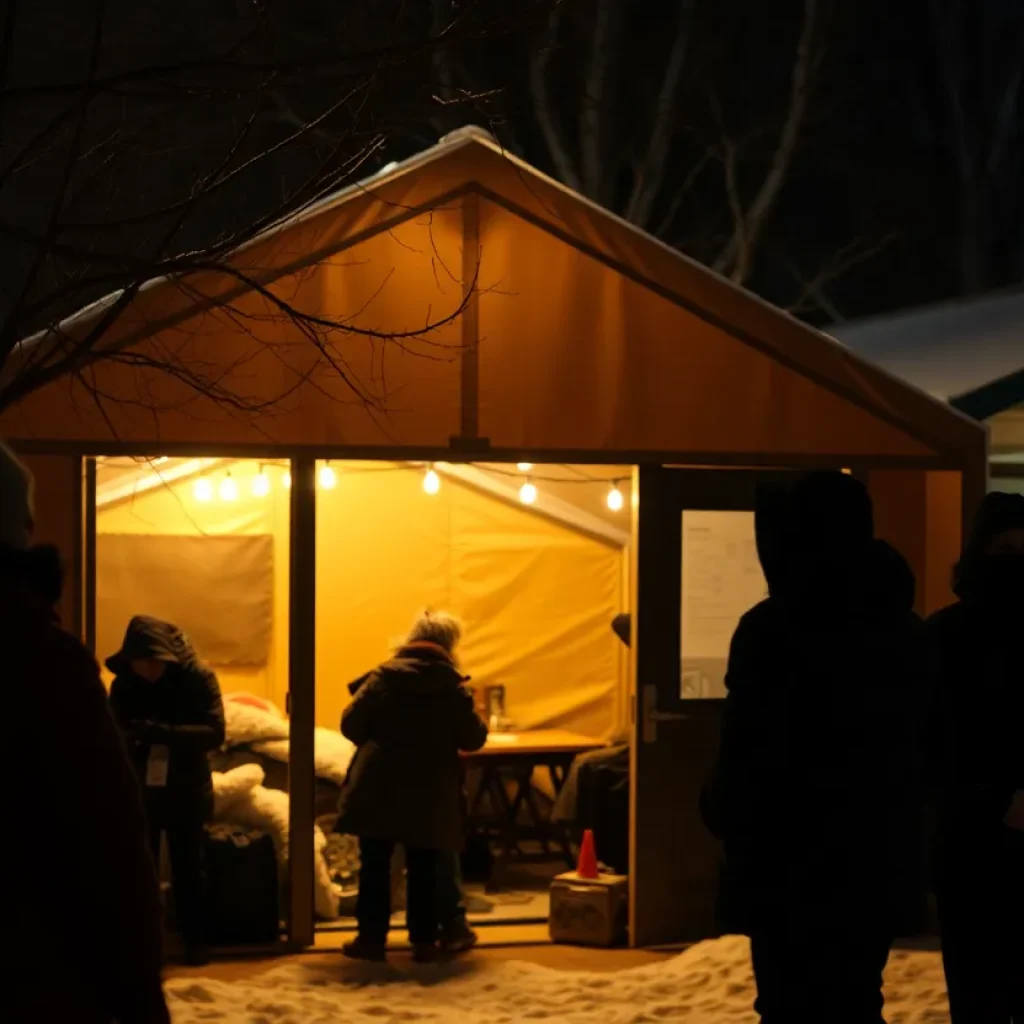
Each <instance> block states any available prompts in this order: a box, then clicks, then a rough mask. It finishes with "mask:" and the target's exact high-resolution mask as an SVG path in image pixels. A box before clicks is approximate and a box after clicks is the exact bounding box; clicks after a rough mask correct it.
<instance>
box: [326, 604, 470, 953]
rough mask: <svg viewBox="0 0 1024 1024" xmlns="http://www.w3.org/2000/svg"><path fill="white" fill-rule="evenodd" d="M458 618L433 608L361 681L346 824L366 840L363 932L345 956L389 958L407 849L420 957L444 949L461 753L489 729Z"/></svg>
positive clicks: (459, 823) (342, 824)
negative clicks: (395, 877)
mask: <svg viewBox="0 0 1024 1024" xmlns="http://www.w3.org/2000/svg"><path fill="white" fill-rule="evenodd" d="M460 632H461V631H460V628H459V625H458V623H457V622H456V621H455V620H454V619H453V618H451V617H450V616H448V615H444V614H431V613H427V614H424V615H423V616H422V617H421V618H420V619H419V620H418V621H417V622H416V624H415V625H414V626H413V629H412V631H411V633H410V634H409V638H408V641H407V642H406V643H405V644H404V645H403V646H402V647H400V648H399V649H398V650H397V651H396V652H395V656H394V657H393V658H391V660H389V661H386V662H385V663H384V664H383V665H381V666H380V667H379V668H378V669H377V670H376V671H375V672H373V673H371V674H370V677H369V678H368V679H366V681H365V682H364V683H363V684H362V685H361V686H360V687H359V688H358V691H357V692H356V695H355V698H354V699H353V700H352V703H351V704H349V706H348V707H347V708H346V709H345V712H344V714H343V715H342V719H341V731H342V733H343V734H344V735H345V736H346V737H347V738H348V739H350V740H351V741H352V742H353V743H355V744H356V747H357V750H356V753H355V757H354V758H353V759H352V764H351V766H350V767H349V771H348V777H347V778H346V780H345V784H344V786H343V787H342V791H341V798H340V804H339V817H338V823H337V826H336V828H337V830H338V831H339V832H345V833H348V834H350V835H355V836H358V837H359V857H360V864H361V867H360V875H359V897H358V900H357V904H356V918H357V920H358V926H359V934H358V936H357V938H356V939H355V941H353V942H351V943H349V944H348V945H347V946H346V947H345V949H344V952H345V955H346V956H349V957H351V958H354V959H364V960H383V959H384V957H385V951H386V945H387V934H388V927H389V920H390V917H391V906H390V901H391V887H390V871H391V855H392V853H393V852H394V849H395V846H396V844H399V843H400V844H401V845H402V846H403V847H404V848H405V859H406V868H407V872H408V910H407V917H408V922H409V938H410V940H411V942H412V944H413V953H414V956H415V957H416V958H417V959H419V960H429V959H431V958H432V957H433V956H434V955H436V952H437V939H438V899H437V897H438V891H437V890H438V886H437V880H438V872H439V868H438V861H439V858H441V857H442V856H444V855H446V854H451V853H453V852H457V851H459V850H460V849H461V848H462V843H463V827H464V822H463V818H464V813H465V812H464V801H463V798H462V768H461V764H460V759H459V752H460V751H474V750H479V749H480V748H481V747H482V746H483V745H484V743H485V742H486V740H487V727H486V725H485V724H484V722H483V720H482V719H481V718H480V716H479V715H478V714H477V713H476V711H475V709H474V707H473V698H472V697H471V696H470V694H469V692H468V691H467V690H466V688H465V686H464V683H465V677H464V676H463V675H462V673H461V672H460V671H459V669H458V667H457V665H456V662H455V650H456V647H457V646H458V642H459V637H460Z"/></svg>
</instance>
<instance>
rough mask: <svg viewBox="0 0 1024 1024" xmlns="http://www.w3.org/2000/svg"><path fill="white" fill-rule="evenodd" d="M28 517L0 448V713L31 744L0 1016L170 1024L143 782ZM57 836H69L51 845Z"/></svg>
mask: <svg viewBox="0 0 1024 1024" xmlns="http://www.w3.org/2000/svg"><path fill="white" fill-rule="evenodd" d="M33 511H34V510H33V487H32V477H31V475H30V474H29V473H28V471H27V470H26V469H25V467H24V466H23V465H22V464H21V463H20V462H19V461H18V460H17V459H16V458H15V456H14V455H13V454H12V453H11V452H10V450H9V449H7V448H6V447H5V446H4V445H3V444H0V645H2V649H3V651H4V684H5V686H4V696H5V701H6V702H7V704H6V708H5V711H6V713H7V715H8V722H9V723H11V725H12V727H13V728H14V729H15V730H25V732H26V733H27V734H30V735H31V736H32V737H33V739H34V740H35V741H37V745H36V749H35V750H34V751H33V756H31V757H29V756H27V755H26V757H25V758H24V760H23V762H22V764H23V770H22V771H20V772H18V774H17V779H16V781H15V782H13V783H12V785H11V786H9V787H8V791H7V796H6V801H7V802H6V804H5V816H6V820H7V821H9V822H10V823H11V824H12V828H14V827H16V829H17V834H18V835H19V836H20V837H21V838H20V840H19V841H17V842H12V843H8V844H7V845H6V851H5V853H6V856H5V860H4V867H5V877H6V878H7V879H8V882H9V894H8V899H7V900H6V901H5V913H4V926H5V928H6V929H7V931H8V933H9V934H11V935H13V936H15V937H16V941H15V942H14V943H13V944H9V946H8V949H7V950H6V952H5V954H4V960H5V966H6V968H7V969H8V971H9V972H10V973H9V977H11V978H13V979H17V984H15V985H11V986H8V988H7V989H6V991H5V994H4V1009H5V1010H6V1011H7V1012H8V1014H9V1017H10V1019H11V1020H24V1021H30V1020H31V1021H58V1020H67V1021H72V1020H74V1021H89V1022H96V1024H100V1022H104V1024H112V1022H113V1021H115V1020H116V1021H119V1022H121V1024H166V1022H167V1021H168V1012H167V1006H166V1003H165V1001H164V997H163V991H162V988H161V980H160V970H161V964H162V950H161V929H160V902H159V891H158V888H157V881H156V875H155V874H154V871H153V865H152V860H151V858H150V856H149V852H148V850H147V848H146V842H145V822H144V819H143V812H142V804H141V801H140V799H139V789H138V785H137V782H136V780H135V777H134V774H133V772H132V769H131V766H130V765H129V763H128V759H127V758H126V756H125V750H124V745H123V743H122V741H121V737H120V736H119V735H118V730H117V727H116V725H115V723H114V721H113V718H112V717H111V715H110V711H109V709H108V707H107V703H106V694H105V692H104V689H103V684H102V682H101V681H100V675H99V667H98V666H97V664H96V661H95V659H94V658H93V657H92V655H91V654H90V653H89V652H88V651H87V650H86V649H85V647H84V646H83V645H82V644H81V643H80V642H79V641H78V640H77V639H75V638H74V637H72V636H71V635H70V634H69V633H66V632H64V631H63V630H62V629H61V628H60V625H59V623H58V622H57V617H56V614H55V613H54V611H53V605H54V603H55V602H56V601H57V600H58V599H59V597H60V558H59V555H58V553H57V551H56V550H55V549H54V548H50V547H46V546H33V544H32V533H33V519H34V516H33ZM41 738H44V739H45V746H39V745H38V743H39V741H40V739H41ZM8 742H10V741H8ZM14 744H15V750H17V749H18V744H19V739H18V737H17V736H15V738H14ZM29 765H31V768H30V769H29ZM12 801H13V806H12ZM55 828H59V830H60V835H61V836H63V837H65V839H64V840H63V841H60V842H55V841H53V840H52V839H51V838H47V837H51V836H53V834H54V829H55ZM12 894H13V899H12V898H11V895H12ZM71 907H73V912H74V921H73V923H70V922H69V921H68V912H69V908H71ZM44 948H45V950H46V955H45V956H43V955H42V954H41V952H40V951H41V950H42V949H44Z"/></svg>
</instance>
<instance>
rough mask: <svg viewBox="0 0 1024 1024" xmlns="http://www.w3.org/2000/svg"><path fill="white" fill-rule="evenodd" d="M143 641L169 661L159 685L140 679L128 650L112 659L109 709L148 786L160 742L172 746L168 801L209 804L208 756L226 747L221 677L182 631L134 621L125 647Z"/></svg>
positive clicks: (109, 661)
mask: <svg viewBox="0 0 1024 1024" xmlns="http://www.w3.org/2000/svg"><path fill="white" fill-rule="evenodd" d="M140 638H141V639H144V640H145V641H147V642H148V644H149V647H150V652H151V654H152V655H153V656H157V657H160V658H161V660H164V661H166V662H167V669H166V670H165V671H164V674H163V675H162V676H161V677H160V679H159V680H157V681H156V682H155V683H151V682H148V681H147V680H145V679H142V678H140V677H139V676H137V675H135V674H134V673H133V672H132V670H131V665H130V662H129V660H128V659H127V658H126V657H125V656H124V654H123V652H119V653H118V654H116V655H113V656H112V657H110V658H108V659H107V667H108V668H109V669H110V670H111V671H112V672H114V673H115V678H114V682H113V684H112V685H111V688H110V707H111V710H112V711H113V713H114V717H115V719H116V720H117V723H118V725H120V727H121V729H122V731H123V732H124V735H125V738H126V740H127V743H128V749H129V752H130V754H131V757H132V762H133V764H134V765H135V770H136V773H137V774H138V776H139V779H140V781H141V782H142V784H143V786H144V787H145V780H146V769H147V764H148V761H149V757H150V753H151V751H152V748H153V746H154V745H156V744H162V745H165V746H167V747H168V750H169V763H168V773H167V785H166V789H165V794H166V798H167V799H169V800H171V801H172V802H173V801H176V800H180V801H186V802H208V801H209V799H210V795H211V793H212V781H211V775H210V761H209V754H210V752H211V751H214V750H216V749H217V748H218V747H220V746H221V745H222V744H223V743H224V706H223V703H222V701H221V694H220V687H219V685H218V683H217V677H216V676H215V675H214V674H213V672H211V671H210V670H209V669H208V668H206V667H205V666H204V665H203V664H202V663H201V662H200V661H199V658H198V657H197V656H196V653H195V651H194V650H193V648H192V646H191V644H189V642H188V640H187V638H186V637H185V636H184V634H182V633H181V631H180V630H178V629H176V628H175V627H173V626H170V625H169V624H167V623H162V622H160V621H159V620H156V619H150V618H148V617H146V616H137V617H136V618H134V619H132V622H131V624H130V625H129V627H128V635H127V636H126V637H125V648H126V649H128V647H129V646H130V645H131V644H133V643H138V642H139V641H140Z"/></svg>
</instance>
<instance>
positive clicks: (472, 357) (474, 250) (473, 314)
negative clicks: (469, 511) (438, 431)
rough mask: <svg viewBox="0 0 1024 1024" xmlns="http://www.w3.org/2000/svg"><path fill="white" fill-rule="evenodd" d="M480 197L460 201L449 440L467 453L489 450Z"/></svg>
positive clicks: (472, 194)
mask: <svg viewBox="0 0 1024 1024" xmlns="http://www.w3.org/2000/svg"><path fill="white" fill-rule="evenodd" d="M479 273H480V197H479V196H478V195H477V194H476V193H475V192H470V193H468V194H467V195H465V196H463V197H462V302H463V307H462V315H461V316H460V318H459V322H460V325H461V328H462V358H461V370H462V378H461V381H460V391H461V395H460V400H461V408H460V417H459V436H458V437H453V438H452V439H451V445H452V447H453V448H455V449H467V450H470V451H473V450H478V449H481V448H487V447H489V445H488V441H487V439H486V438H482V437H481V436H480V292H479V287H478V285H479V281H478V278H479Z"/></svg>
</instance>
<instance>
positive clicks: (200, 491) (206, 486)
mask: <svg viewBox="0 0 1024 1024" xmlns="http://www.w3.org/2000/svg"><path fill="white" fill-rule="evenodd" d="M192 496H193V497H194V498H195V499H196V501H202V502H207V501H213V484H211V483H210V481H209V478H208V477H205V476H201V477H200V478H199V479H198V480H197V481H196V483H195V486H194V487H193V488H192Z"/></svg>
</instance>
